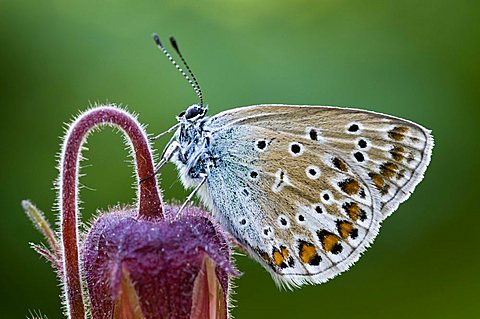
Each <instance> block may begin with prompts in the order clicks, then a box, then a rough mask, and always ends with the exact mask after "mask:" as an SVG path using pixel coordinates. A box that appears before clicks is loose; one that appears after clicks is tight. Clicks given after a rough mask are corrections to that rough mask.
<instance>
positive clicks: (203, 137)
mask: <svg viewBox="0 0 480 319" xmlns="http://www.w3.org/2000/svg"><path fill="white" fill-rule="evenodd" d="M205 112H206V108H203V107H200V106H198V105H192V106H190V107H189V108H188V109H187V110H186V111H185V112H182V113H180V115H179V116H178V117H177V119H178V121H179V126H178V129H177V131H176V133H175V135H174V140H175V144H174V145H175V151H174V153H173V155H172V158H171V160H172V161H173V162H174V163H175V165H176V166H177V167H178V168H179V169H180V171H181V172H182V174H181V175H183V176H185V178H187V179H188V180H187V181H186V183H185V182H184V184H190V185H191V186H193V185H195V184H197V183H198V182H200V180H201V179H202V178H203V176H205V175H206V174H208V169H209V166H211V165H212V163H213V155H212V154H211V153H210V152H209V151H208V148H209V146H210V143H211V132H210V131H209V130H208V129H206V128H205V123H207V121H208V119H209V118H208V117H205Z"/></svg>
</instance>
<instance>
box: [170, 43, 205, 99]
mask: <svg viewBox="0 0 480 319" xmlns="http://www.w3.org/2000/svg"><path fill="white" fill-rule="evenodd" d="M170 44H171V45H172V47H173V49H174V50H175V52H177V54H178V56H179V57H180V60H182V62H183V65H185V68H186V69H187V71H188V73H189V74H190V76H191V77H192V80H193V82H195V85H196V86H197V89H198V90H197V91H196V92H197V95H198V98H199V99H200V106H203V94H202V89H201V88H200V84H198V81H197V78H196V77H195V75H194V74H193V71H192V69H190V66H189V65H188V63H187V61H186V60H185V58H184V57H183V55H182V53H181V52H180V49H179V48H178V44H177V40H175V38H174V37H170Z"/></svg>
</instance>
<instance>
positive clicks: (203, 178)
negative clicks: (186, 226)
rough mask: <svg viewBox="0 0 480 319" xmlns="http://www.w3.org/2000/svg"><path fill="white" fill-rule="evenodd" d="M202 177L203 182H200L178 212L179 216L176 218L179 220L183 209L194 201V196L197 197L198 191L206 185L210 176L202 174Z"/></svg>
mask: <svg viewBox="0 0 480 319" xmlns="http://www.w3.org/2000/svg"><path fill="white" fill-rule="evenodd" d="M200 177H201V178H202V180H201V181H200V183H198V185H197V186H196V187H195V189H194V190H193V191H192V192H191V193H190V195H188V197H187V199H186V200H185V202H183V205H182V206H181V207H180V209H179V210H178V212H177V214H176V215H175V218H178V216H180V214H181V213H182V211H183V209H184V208H185V207H186V206H187V204H188V203H189V202H190V201H191V200H192V198H193V196H195V194H196V193H197V192H198V190H199V189H200V187H202V185H203V184H204V183H205V181H206V180H207V177H208V175H207V174H200Z"/></svg>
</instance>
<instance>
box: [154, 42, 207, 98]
mask: <svg viewBox="0 0 480 319" xmlns="http://www.w3.org/2000/svg"><path fill="white" fill-rule="evenodd" d="M153 40H154V41H155V44H156V45H157V47H158V48H159V49H160V51H162V52H163V54H165V55H166V56H167V58H168V59H169V60H170V62H172V64H173V65H174V66H175V67H176V68H177V70H178V71H179V72H180V73H181V74H182V75H183V77H184V78H185V79H186V80H187V81H188V83H190V85H191V86H192V88H193V90H194V91H195V94H197V96H198V98H199V99H200V106H203V95H202V92H201V91H200V87H199V86H198V83H197V81H196V80H195V83H194V82H193V81H192V80H191V79H190V77H189V76H188V75H187V73H185V71H183V69H182V68H181V67H180V65H179V64H178V63H177V61H175V59H174V58H173V57H172V56H171V55H170V53H168V51H167V49H165V47H164V46H163V44H162V42H161V41H160V37H159V36H158V34H156V33H154V34H153ZM183 60H184V59H182V61H183ZM187 68H188V66H187ZM189 72H191V71H189ZM192 77H193V76H192Z"/></svg>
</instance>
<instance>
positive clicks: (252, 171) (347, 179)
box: [202, 105, 432, 286]
mask: <svg viewBox="0 0 480 319" xmlns="http://www.w3.org/2000/svg"><path fill="white" fill-rule="evenodd" d="M205 129H207V130H209V131H211V132H212V144H211V146H210V151H211V153H212V154H213V155H214V157H215V158H216V160H215V165H214V166H212V167H211V169H210V171H209V174H208V177H207V180H206V185H205V187H204V188H203V189H202V196H203V198H204V199H205V201H206V203H207V204H208V205H209V206H210V208H212V210H213V211H214V213H215V214H216V216H217V218H218V219H219V220H220V222H221V223H222V224H223V225H224V226H226V227H227V229H228V230H229V231H230V232H231V233H232V234H233V235H234V236H235V237H236V238H237V239H238V240H239V242H240V243H242V244H243V245H245V247H246V248H247V249H248V250H249V251H250V253H251V254H252V255H253V256H254V257H255V258H256V259H257V260H259V261H260V262H261V263H263V264H264V265H265V266H266V268H267V269H269V270H270V271H271V272H272V273H273V274H274V278H276V279H277V280H278V282H279V283H281V284H285V285H287V286H291V285H293V286H295V285H301V284H304V283H321V282H324V281H326V280H328V279H329V278H332V277H333V276H335V275H337V274H339V273H340V272H342V271H344V270H346V269H348V267H349V266H350V265H351V264H353V263H354V262H355V261H356V260H357V259H358V258H359V257H360V255H361V253H362V252H363V251H364V250H365V249H366V248H367V247H368V246H369V244H370V243H371V242H372V241H373V239H374V238H375V236H376V234H377V232H378V228H379V226H380V222H381V221H382V220H383V219H384V218H385V217H386V216H387V215H389V214H390V213H391V212H393V211H394V210H395V209H396V207H397V206H398V205H399V203H400V202H402V201H404V200H405V199H406V198H408V196H409V195H410V192H411V191H413V188H414V187H415V186H416V184H418V182H419V181H420V180H421V178H422V177H423V173H424V171H425V169H426V166H427V165H428V161H429V159H430V152H431V148H432V139H431V137H430V135H429V132H428V131H427V130H426V129H424V128H422V127H421V126H419V125H417V124H414V123H412V122H409V121H405V120H402V119H398V118H395V117H391V116H387V115H383V114H378V113H374V112H368V111H362V110H354V109H344V108H336V107H317V106H286V105H258V106H251V107H244V108H238V109H234V110H232V111H227V112H223V113H220V114H218V115H216V116H214V117H212V118H211V119H209V120H208V121H207V123H206V124H205Z"/></svg>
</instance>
